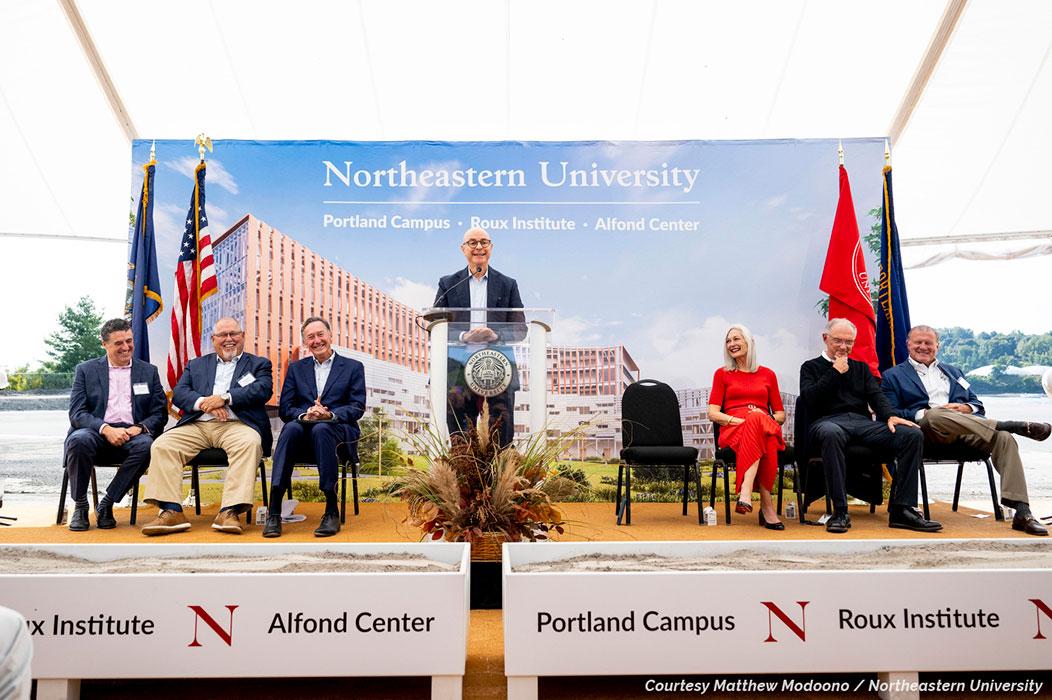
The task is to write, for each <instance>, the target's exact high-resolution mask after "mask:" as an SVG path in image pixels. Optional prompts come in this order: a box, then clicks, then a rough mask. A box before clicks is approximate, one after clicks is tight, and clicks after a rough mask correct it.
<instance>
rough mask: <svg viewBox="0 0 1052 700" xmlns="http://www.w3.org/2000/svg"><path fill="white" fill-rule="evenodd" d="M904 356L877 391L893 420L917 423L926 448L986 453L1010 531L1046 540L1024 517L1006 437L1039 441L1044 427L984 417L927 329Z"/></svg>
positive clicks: (914, 332) (920, 329) (1019, 479)
mask: <svg viewBox="0 0 1052 700" xmlns="http://www.w3.org/2000/svg"><path fill="white" fill-rule="evenodd" d="M906 347H907V349H908V350H909V353H910V356H909V359H908V360H907V361H906V362H903V363H901V364H898V365H896V366H895V367H892V368H891V369H889V370H887V371H886V372H884V380H883V382H882V384H881V388H882V389H883V391H884V395H885V396H887V397H888V402H889V403H891V406H892V408H893V409H894V411H895V413H896V415H899V416H901V417H903V418H905V419H907V420H912V421H917V423H918V424H919V425H920V427H921V430H923V431H924V438H925V439H926V440H927V441H928V442H932V443H937V444H949V443H952V442H958V441H959V442H962V443H964V444H966V445H971V446H973V447H978V448H979V449H981V450H983V451H987V452H990V456H991V461H992V462H993V463H994V469H996V470H997V472H998V473H999V474H1000V475H1001V503H1003V504H1005V505H1006V506H1008V507H1009V508H1015V517H1014V518H1012V528H1013V529H1015V530H1021V531H1022V532H1025V533H1027V534H1030V535H1047V534H1048V528H1046V527H1045V526H1044V525H1042V524H1041V522H1040V521H1038V520H1037V519H1036V518H1035V517H1034V516H1033V514H1032V513H1031V512H1030V500H1029V497H1028V496H1027V491H1026V477H1025V476H1024V474H1023V463H1022V461H1021V460H1020V459H1019V446H1018V445H1017V444H1016V442H1015V438H1013V437H1012V436H1011V435H1010V433H1015V434H1017V435H1022V436H1024V437H1028V438H1030V439H1032V440H1044V439H1046V438H1048V436H1049V433H1052V426H1050V425H1049V424H1048V423H1032V422H1027V421H996V420H992V419H990V418H987V417H986V416H985V413H986V411H985V409H984V408H983V402H982V401H980V400H979V397H978V396H976V395H975V392H973V391H972V390H971V388H970V386H969V384H968V380H967V379H965V378H964V373H963V372H961V370H959V369H957V368H956V367H954V366H953V365H949V364H946V363H945V362H939V360H938V359H937V357H936V355H937V354H938V351H939V334H938V332H936V330H935V329H934V328H932V327H931V326H914V327H913V328H912V329H910V332H909V335H908V336H907V337H906Z"/></svg>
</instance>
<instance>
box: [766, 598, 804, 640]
mask: <svg viewBox="0 0 1052 700" xmlns="http://www.w3.org/2000/svg"><path fill="white" fill-rule="evenodd" d="M760 602H761V604H762V605H763V606H764V607H765V608H767V639H765V640H763V641H764V642H777V641H778V640H777V639H775V638H774V631H773V630H772V625H771V616H772V615H774V616H775V617H777V618H778V619H779V620H781V621H782V624H784V625H785V626H786V627H788V628H789V631H791V632H792V633H793V634H795V635H796V636H797V637H799V638H800V641H801V642H806V641H807V611H806V610H804V608H806V607H807V604H808V603H810V602H811V601H809V600H798V601H796V604H797V605H799V606H800V624H799V625H797V624H796V623H795V622H793V620H792V618H790V617H789V616H788V615H786V614H785V611H783V610H782V609H781V608H779V607H778V606H777V605H775V604H774V603H772V602H771V601H769V600H764V601H760Z"/></svg>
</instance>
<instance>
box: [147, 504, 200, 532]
mask: <svg viewBox="0 0 1052 700" xmlns="http://www.w3.org/2000/svg"><path fill="white" fill-rule="evenodd" d="M189 529H190V521H189V520H187V519H186V516H185V515H183V512H182V511H181V510H162V511H161V512H160V513H158V514H157V517H156V518H154V519H153V520H151V521H150V522H148V523H146V524H145V525H143V526H142V534H144V535H146V536H148V537H152V536H154V535H170V534H172V533H173V532H185V531H186V530H189Z"/></svg>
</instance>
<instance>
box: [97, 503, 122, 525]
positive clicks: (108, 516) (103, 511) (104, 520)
mask: <svg viewBox="0 0 1052 700" xmlns="http://www.w3.org/2000/svg"><path fill="white" fill-rule="evenodd" d="M95 524H96V525H97V526H98V528H99V529H100V530H112V529H113V528H115V527H117V519H116V518H114V517H113V506H99V509H98V510H97V511H95Z"/></svg>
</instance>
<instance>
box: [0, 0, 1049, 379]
mask: <svg viewBox="0 0 1052 700" xmlns="http://www.w3.org/2000/svg"><path fill="white" fill-rule="evenodd" d="M962 7H963V12H957V14H956V15H955V14H954V12H955V11H959V10H960V9H961V8H962ZM944 13H945V14H944ZM78 14H79V16H80V17H81V18H82V20H83V27H82V30H81V35H82V36H83V37H87V38H88V39H89V40H90V41H91V42H92V43H93V45H94V47H95V48H96V49H97V61H96V64H95V66H93V62H92V59H91V58H90V57H89V55H88V54H86V52H85V50H84V48H83V46H82V43H81V41H79V40H78V34H77V31H76V28H75V27H74V25H72V24H71V22H70V17H71V16H72V17H74V19H75V18H76V17H77V16H78ZM950 16H953V17H955V20H954V21H952V22H950V25H949V26H952V27H953V30H954V31H953V33H952V35H951V36H949V37H948V42H946V43H945V50H944V51H942V52H941V53H939V52H937V51H936V52H932V50H931V48H932V46H935V47H939V46H941V45H942V42H941V39H940V38H939V36H938V31H937V30H938V29H939V28H940V26H943V27H945V26H947V25H946V20H945V17H950ZM1050 52H1052V3H1050V2H1047V1H1045V0H1016V1H1014V2H1000V1H998V0H971V1H970V2H966V0H951V2H950V3H949V4H948V5H944V4H943V3H942V2H935V1H934V0H931V1H927V2H918V1H916V0H882V1H880V2H844V1H842V0H793V1H783V0H768V1H755V0H754V1H751V2H697V1H695V0H651V1H649V2H644V1H636V2H632V1H627V0H621V1H619V2H618V1H611V0H585V1H582V0H577V1H575V2H566V1H565V0H505V1H504V2H494V1H493V0H475V1H471V2H435V1H433V0H432V1H428V0H417V1H412V2H407V1H402V0H396V1H393V0H358V1H356V2H347V1H344V0H330V1H327V2H310V3H295V4H294V3H289V2H284V1H274V0H271V1H259V0H237V1H233V0H231V1H227V0H212V1H211V2H209V1H207V0H185V1H180V2H150V3H143V2H132V1H131V0H120V1H114V0H57V1H50V0H0V154H2V155H0V203H2V206H0V241H3V242H4V244H5V249H6V250H7V251H8V253H9V256H8V259H9V260H11V259H12V258H11V257H10V255H12V254H13V255H19V256H20V258H22V259H24V258H25V257H27V256H28V257H29V258H30V259H33V260H35V261H38V262H35V263H34V265H36V266H38V268H39V265H40V264H42V260H40V259H46V260H48V261H56V260H58V261H59V262H54V263H53V265H57V266H58V268H59V272H60V274H61V272H62V270H63V269H65V270H66V272H67V274H66V275H65V276H66V277H67V278H69V279H77V278H78V277H79V278H87V277H92V276H91V275H84V274H83V272H81V273H80V275H76V274H74V273H75V272H76V271H77V270H81V271H82V269H83V266H84V265H85V264H88V265H97V266H100V273H99V275H98V277H99V278H100V279H101V278H105V279H107V280H109V279H110V277H111V273H113V271H116V272H115V275H120V274H121V272H120V269H121V268H122V267H123V258H124V254H125V252H124V248H123V247H122V246H121V245H120V244H116V243H85V242H81V241H70V240H64V239H59V240H55V239H51V240H48V239H42V238H39V236H41V235H42V234H43V235H51V236H54V235H59V236H72V237H78V238H79V237H85V236H90V237H100V238H109V239H118V240H125V238H126V235H127V216H128V210H129V208H130V207H129V203H128V200H127V197H128V192H129V191H130V179H129V178H130V176H131V175H130V174H131V172H132V169H131V168H129V152H130V151H129V140H128V139H129V135H134V136H136V137H139V138H192V137H193V136H194V135H196V134H197V133H198V132H200V131H202V130H203V131H205V132H207V133H208V134H209V135H210V136H211V137H212V138H213V139H217V138H242V139H283V138H297V139H299V138H330V139H349V140H402V139H434V140H476V141H477V140H504V139H516V140H520V139H521V140H572V139H608V140H664V139H675V140H678V139H752V138H781V137H790V138H807V137H830V136H842V137H849V136H874V135H884V134H887V133H889V132H890V131H891V130H892V125H893V123H895V119H896V116H897V115H899V116H906V117H908V120H907V121H906V122H905V128H904V129H903V130H902V132H901V134H900V135H899V137H898V139H897V141H896V143H895V144H894V145H893V161H894V162H893V164H894V166H895V178H896V180H895V186H896V203H897V214H898V223H899V227H900V231H901V233H902V235H903V238H904V239H910V238H922V237H940V238H945V237H946V236H960V235H965V234H991V233H1000V232H1018V231H1023V232H1035V231H1037V232H1041V231H1044V232H1046V233H1045V236H1046V238H1047V236H1048V234H1047V232H1048V231H1049V230H1050V229H1052V220H1050V219H1052V213H1050V210H1049V208H1048V206H1047V205H1046V204H1045V200H1044V197H1045V196H1047V195H1046V192H1047V191H1048V186H1049V178H1048V176H1047V175H1046V174H1045V170H1046V166H1045V164H1046V163H1048V162H1052V133H1050V130H1049V117H1050V116H1052V68H1050V67H1049V65H1048V64H1049V54H1050ZM933 57H938V58H939V60H938V62H937V63H933V62H932V61H931V59H932V58H933ZM926 61H927V63H926ZM925 65H927V66H929V67H932V68H934V71H933V72H931V75H930V79H926V74H925V73H924V72H923V70H921V69H923V67H924V66H925ZM95 67H100V68H101V69H102V71H104V73H105V74H106V75H108V77H109V79H110V80H111V83H112V88H113V96H114V97H115V100H112V101H111V100H110V99H108V97H107V93H106V91H105V89H104V86H103V85H100V81H99V80H98V79H97V73H98V71H97V70H95ZM918 71H920V72H919V73H918ZM917 86H921V87H923V91H922V92H919V93H918V92H916V91H914V92H912V93H911V87H917ZM911 94H913V95H917V96H919V100H916V101H915V103H914V102H913V101H911V100H910V99H908V97H907V96H909V95H911ZM115 104H122V105H123V107H124V109H125V113H124V114H122V115H116V114H115V111H114V105H115ZM833 159H835V154H831V161H832V160H833ZM850 159H851V154H850V152H848V153H847V165H848V168H849V170H850V167H851V160H850ZM852 175H853V177H855V178H857V177H860V176H862V174H861V173H858V174H856V173H852ZM867 176H878V175H867ZM831 177H832V176H831ZM24 235H32V236H34V238H31V239H25V238H23V237H22V236H24ZM1037 240H1039V241H1040V240H1041V239H1040V236H1038V239H1037ZM1046 242H1047V241H1046ZM1033 243H1034V240H1030V241H1025V242H1020V245H1023V244H1025V245H1032V244H1033ZM1001 245H1002V249H1003V248H1004V245H1006V244H1001ZM935 252H939V251H938V250H936V249H934V248H932V247H922V248H909V249H907V262H909V260H910V257H913V258H915V259H918V260H919V259H921V258H925V257H928V256H930V255H932V254H934V253H935ZM943 252H945V251H943ZM63 259H64V260H65V261H66V262H65V263H62V262H61V261H62V260H63ZM63 264H65V265H66V268H62V265H63ZM971 264H972V265H980V266H982V265H986V266H987V267H985V268H982V269H983V270H984V273H983V274H985V275H991V274H993V275H997V274H1000V273H998V272H997V269H998V268H996V267H994V266H997V265H1008V266H1013V267H1011V270H1012V272H1011V273H1005V275H1006V279H1011V280H1014V282H1015V284H1016V287H1015V288H1014V289H1015V291H1016V292H1019V291H1025V289H1023V290H1020V289H1019V286H1018V285H1019V284H1023V285H1024V287H1025V285H1027V284H1032V282H1031V280H1036V279H1038V278H1039V277H1038V276H1036V275H1038V274H1039V271H1040V270H1041V269H1042V268H1041V266H1045V267H1044V269H1045V270H1046V275H1047V267H1048V258H1047V257H1046V258H1037V259H1034V260H1031V261H1016V262H1014V263H971ZM957 265H958V266H957V267H953V264H951V263H947V264H944V265H942V266H936V267H933V268H925V271H924V272H923V273H921V272H920V271H918V272H917V273H915V274H914V276H913V278H912V279H911V280H910V283H911V285H915V284H919V285H921V286H923V285H924V284H930V285H931V286H932V288H933V289H936V288H938V287H939V286H940V285H942V284H943V283H945V282H946V281H947V276H948V275H951V274H952V275H957V274H960V270H963V269H964V268H962V267H960V265H964V263H960V264H957ZM1027 266H1030V267H1027ZM1035 266H1036V267H1035ZM1006 269H1007V268H1006ZM1031 275H1035V276H1031ZM116 279H120V277H116ZM1020 280H1022V281H1020ZM107 283H108V284H111V285H112V282H107ZM3 284H4V285H5V286H4V288H3V291H5V292H7V293H5V297H4V298H5V299H7V300H8V301H5V306H7V305H9V304H10V301H9V300H11V299H13V298H15V297H14V296H13V295H12V293H11V291H10V290H8V289H7V285H10V284H12V283H11V281H10V280H9V281H7V282H4V283H3ZM85 289H87V288H85ZM92 289H94V290H95V291H91V290H88V291H89V292H90V293H94V294H97V295H98V296H99V298H100V299H101V298H102V297H103V296H104V297H105V299H101V300H103V301H104V303H105V304H106V305H107V307H108V308H112V309H114V310H117V309H118V308H119V302H120V298H119V295H120V294H121V290H120V289H119V288H116V289H114V290H113V291H105V290H108V289H109V288H108V287H100V286H99V285H98V284H96V287H95V288H92ZM99 289H102V290H104V291H102V292H99V291H98V290H99ZM111 297H112V298H111ZM913 297H916V294H915V293H913V289H912V287H911V303H912V304H913V305H914V306H916V305H917V302H916V301H915V300H914V299H913ZM68 299H69V291H66V293H64V294H62V295H61V300H64V301H61V303H66V302H68ZM61 303H60V305H59V308H60V307H61ZM938 308H939V307H938V306H937V305H936V306H932V307H931V309H933V310H934V309H938ZM57 310H58V309H57V308H56V309H51V308H49V307H47V304H44V308H42V309H41V308H37V309H36V311H38V312H39V313H40V315H41V316H43V317H44V318H45V319H46V320H45V323H44V327H45V328H46V327H50V325H51V324H53V319H54V317H55V314H56V313H57ZM939 310H940V311H942V310H943V309H939ZM9 312H10V313H12V314H13V313H14V309H11V308H8V309H5V314H4V315H5V316H8V315H9ZM914 315H916V314H914ZM942 315H943V316H946V314H942ZM950 317H951V318H949V319H946V318H944V319H942V320H939V321H937V322H936V323H937V324H938V325H943V323H944V322H946V323H952V322H955V321H954V320H953V319H954V318H956V317H954V316H953V315H952V314H950ZM1014 323H1015V325H1016V326H1020V327H1023V326H1024V325H1026V324H1024V323H1023V321H1016V322H1014ZM962 325H970V324H962ZM1031 325H1032V326H1033V327H1032V328H1030V329H1031V330H1034V329H1035V328H1040V329H1042V330H1047V329H1048V328H1049V327H1052V317H1049V316H1048V315H1047V314H1046V317H1045V318H1043V319H1041V318H1039V319H1037V322H1036V325H1033V324H1031ZM34 337H35V336H34ZM7 350H8V349H7V348H2V349H0V353H4V354H10V353H7V352H6V351H7ZM15 355H17V353H15ZM36 355H39V353H36ZM5 361H6V362H7V363H8V364H11V362H10V361H7V360H5V358H4V357H3V356H2V355H0V364H3V363H4V362H5Z"/></svg>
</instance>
